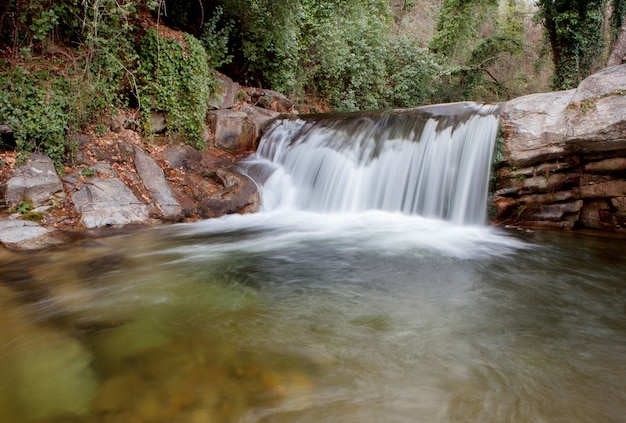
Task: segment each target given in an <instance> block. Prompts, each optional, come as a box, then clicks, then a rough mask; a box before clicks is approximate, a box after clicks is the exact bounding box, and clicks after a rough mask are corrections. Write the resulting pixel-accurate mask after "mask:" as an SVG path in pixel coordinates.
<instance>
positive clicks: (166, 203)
mask: <svg viewBox="0 0 626 423" xmlns="http://www.w3.org/2000/svg"><path fill="white" fill-rule="evenodd" d="M135 168H136V169H137V172H138V173H139V177H140V178H141V182H142V183H143V185H144V186H145V187H146V188H147V189H148V190H149V191H150V198H151V199H152V201H154V202H155V205H156V206H157V207H158V208H159V209H160V210H161V213H162V214H163V217H164V218H165V219H168V220H180V219H181V217H182V208H181V206H180V204H179V203H178V201H176V198H175V197H174V194H172V190H171V189H170V186H169V184H168V183H167V181H166V180H165V175H164V173H163V169H161V168H160V167H159V165H158V164H157V163H156V162H155V161H154V160H153V159H152V157H150V156H148V155H147V154H146V153H144V152H143V151H142V150H141V149H139V148H137V147H135Z"/></svg>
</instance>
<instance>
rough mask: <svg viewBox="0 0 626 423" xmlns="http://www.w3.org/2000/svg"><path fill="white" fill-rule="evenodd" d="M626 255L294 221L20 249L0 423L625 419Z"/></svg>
mask: <svg viewBox="0 0 626 423" xmlns="http://www.w3.org/2000/svg"><path fill="white" fill-rule="evenodd" d="M622 242H623V240H622V239H610V238H609V239H605V238H598V237H592V236H582V235H576V234H553V233H538V234H523V235H518V234H515V233H505V232H502V231H500V230H497V229H493V228H489V227H478V226H476V227H463V226H457V225H453V224H450V223H449V222H445V221H441V220H430V219H425V218H421V217H418V216H406V215H401V214H394V213H389V212H380V211H376V212H363V213H357V214H353V215H351V216H350V217H347V216H346V215H342V214H337V215H332V214H324V215H322V214H317V213H311V212H309V213H299V212H280V211H279V212H266V213H259V214H256V215H247V216H229V217H226V218H221V219H216V220H209V221H205V222H200V223H195V224H186V225H176V226H171V227H165V228H153V229H146V230H141V231H137V232H134V233H130V234H123V235H118V236H113V237H108V238H103V239H85V240H83V241H80V242H77V243H75V244H73V245H69V246H66V247H64V248H62V249H58V250H54V251H48V252H40V253H36V254H31V253H29V254H5V255H3V256H2V258H1V260H2V268H1V269H2V270H1V271H0V278H1V279H2V280H3V282H4V283H3V284H2V285H0V299H1V300H2V307H1V308H0V345H1V347H0V354H1V355H2V361H0V375H1V376H2V378H1V380H2V385H1V387H0V421H3V422H5V421H6V422H15V423H21V422H66V421H67V422H90V423H91V422H111V421H124V422H133V421H137V422H139V421H141V422H196V421H198V422H380V421H393V422H446V423H447V422H568V423H576V422H599V421H601V422H621V421H623V416H624V415H626V388H625V387H624V384H623V381H624V380H625V378H626V360H624V357H626V284H625V282H624V276H623V275H624V274H625V271H626V253H625V252H624V250H622V249H618V248H615V246H616V245H618V244H619V243H622ZM25 269H27V270H25Z"/></svg>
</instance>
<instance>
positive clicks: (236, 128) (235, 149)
mask: <svg viewBox="0 0 626 423" xmlns="http://www.w3.org/2000/svg"><path fill="white" fill-rule="evenodd" d="M209 123H210V126H211V130H212V131H213V134H214V141H213V143H214V146H215V147H217V148H220V149H222V150H225V151H228V152H230V153H235V154H237V153H243V152H245V151H251V150H254V148H256V141H257V138H256V134H257V129H256V127H255V125H254V123H253V122H252V120H250V118H249V117H248V115H247V114H246V113H244V112H235V111H232V110H216V111H213V112H211V113H210V114H209Z"/></svg>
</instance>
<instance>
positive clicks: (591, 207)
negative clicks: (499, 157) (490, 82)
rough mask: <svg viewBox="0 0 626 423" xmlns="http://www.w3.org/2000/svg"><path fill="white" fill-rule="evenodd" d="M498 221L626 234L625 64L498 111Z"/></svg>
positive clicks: (532, 96) (513, 101)
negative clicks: (501, 153)
mask: <svg viewBox="0 0 626 423" xmlns="http://www.w3.org/2000/svg"><path fill="white" fill-rule="evenodd" d="M501 118H502V123H503V126H504V134H503V138H504V148H505V160H504V162H503V163H502V166H501V168H500V169H499V171H498V178H497V188H496V192H495V206H496V208H497V209H498V216H497V217H496V222H501V223H508V224H515V225H519V226H530V227H559V228H577V227H585V228H595V229H603V230H606V229H609V230H613V231H626V226H625V225H624V223H625V219H624V216H626V208H625V207H624V206H625V205H624V203H623V201H621V199H623V198H625V197H626V65H621V66H615V67H612V68H607V69H604V70H602V71H600V72H598V73H597V74H594V75H592V76H590V77H588V78H587V79H585V80H584V81H583V82H582V83H581V84H580V86H579V87H578V88H576V89H574V90H569V91H560V92H553V93H544V94H533V95H529V96H524V97H520V98H517V99H514V100H511V101H509V102H507V103H505V104H504V105H503V107H502V114H501Z"/></svg>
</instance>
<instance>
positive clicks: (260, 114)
mask: <svg viewBox="0 0 626 423" xmlns="http://www.w3.org/2000/svg"><path fill="white" fill-rule="evenodd" d="M239 111H241V112H243V113H245V114H246V115H247V116H248V118H249V119H250V120H251V121H252V123H254V126H255V129H256V132H255V136H256V137H257V138H259V137H261V135H263V132H264V131H265V129H266V128H267V126H268V125H269V124H270V122H272V121H273V120H274V119H276V118H277V117H278V116H280V113H278V112H274V111H272V110H267V109H263V108H261V107H255V106H243V107H241V108H240V109H239Z"/></svg>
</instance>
